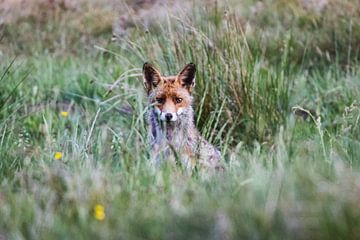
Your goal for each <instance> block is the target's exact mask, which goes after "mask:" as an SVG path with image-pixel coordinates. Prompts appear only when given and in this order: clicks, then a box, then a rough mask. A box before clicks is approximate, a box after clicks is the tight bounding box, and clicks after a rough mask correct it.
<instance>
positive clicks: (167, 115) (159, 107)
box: [143, 63, 196, 122]
mask: <svg viewBox="0 0 360 240" xmlns="http://www.w3.org/2000/svg"><path fill="white" fill-rule="evenodd" d="M195 73H196V67H195V65H194V64H192V63H189V64H187V65H186V66H185V67H184V69H183V70H182V71H180V73H179V74H177V75H176V76H168V77H164V76H161V74H160V72H159V71H158V70H156V69H155V68H154V67H153V66H151V65H150V64H149V63H145V64H144V66H143V79H144V85H145V88H146V90H147V93H148V99H149V102H150V104H151V105H152V106H153V108H154V112H155V113H156V115H157V116H158V119H160V120H161V121H166V122H175V121H177V120H178V119H179V118H180V117H181V116H182V115H184V114H185V113H186V111H188V109H189V108H190V107H191V102H192V96H191V92H192V90H193V88H194V86H195Z"/></svg>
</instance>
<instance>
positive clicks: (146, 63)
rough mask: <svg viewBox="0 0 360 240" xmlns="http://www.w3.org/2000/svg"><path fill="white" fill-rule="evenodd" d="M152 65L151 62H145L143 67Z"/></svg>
mask: <svg viewBox="0 0 360 240" xmlns="http://www.w3.org/2000/svg"><path fill="white" fill-rule="evenodd" d="M150 66H151V64H150V63H149V62H145V63H144V65H143V69H145V68H147V67H150Z"/></svg>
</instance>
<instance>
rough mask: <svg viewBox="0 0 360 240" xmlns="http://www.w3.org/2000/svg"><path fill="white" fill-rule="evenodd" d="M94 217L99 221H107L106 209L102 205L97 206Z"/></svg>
mask: <svg viewBox="0 0 360 240" xmlns="http://www.w3.org/2000/svg"><path fill="white" fill-rule="evenodd" d="M94 217H95V219H96V220H98V221H102V220H104V219H105V208H104V206H103V205H101V204H96V205H95V207H94Z"/></svg>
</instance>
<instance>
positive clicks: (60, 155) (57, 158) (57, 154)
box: [54, 152, 62, 160]
mask: <svg viewBox="0 0 360 240" xmlns="http://www.w3.org/2000/svg"><path fill="white" fill-rule="evenodd" d="M61 158H62V152H56V153H55V155H54V159H55V160H60V159H61Z"/></svg>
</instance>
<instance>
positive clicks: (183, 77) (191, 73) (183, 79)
mask: <svg viewBox="0 0 360 240" xmlns="http://www.w3.org/2000/svg"><path fill="white" fill-rule="evenodd" d="M195 73H196V66H195V64H193V63H189V64H187V65H186V66H185V67H184V69H183V70H181V72H180V73H179V74H178V75H177V81H180V84H181V85H182V86H183V87H184V88H186V89H187V90H188V91H189V92H191V91H192V89H193V88H194V86H195Z"/></svg>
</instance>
